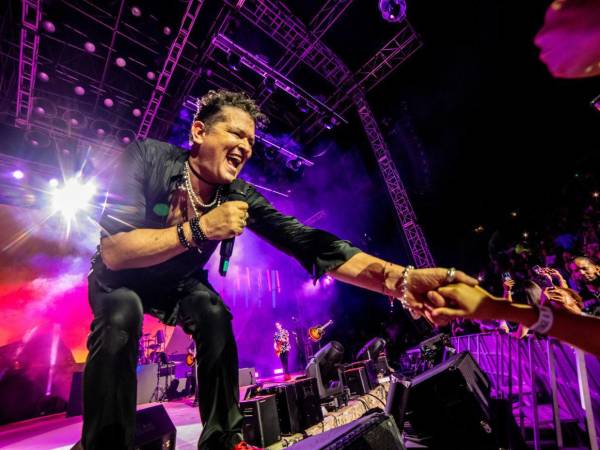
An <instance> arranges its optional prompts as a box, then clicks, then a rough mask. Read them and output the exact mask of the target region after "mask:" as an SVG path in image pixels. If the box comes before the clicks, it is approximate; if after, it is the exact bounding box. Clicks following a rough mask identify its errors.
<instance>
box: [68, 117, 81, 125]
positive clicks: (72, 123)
mask: <svg viewBox="0 0 600 450" xmlns="http://www.w3.org/2000/svg"><path fill="white" fill-rule="evenodd" d="M69 123H70V124H71V125H72V126H74V127H76V126H77V125H79V120H77V119H74V118H73V119H71V120H70V121H69Z"/></svg>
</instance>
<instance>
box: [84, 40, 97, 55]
mask: <svg viewBox="0 0 600 450" xmlns="http://www.w3.org/2000/svg"><path fill="white" fill-rule="evenodd" d="M83 48H84V49H85V51H86V52H88V53H94V52H95V51H96V46H95V45H94V44H93V43H92V42H89V41H88V42H86V43H85V44H83Z"/></svg>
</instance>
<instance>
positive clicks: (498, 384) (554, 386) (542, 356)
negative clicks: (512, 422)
mask: <svg viewBox="0 0 600 450" xmlns="http://www.w3.org/2000/svg"><path fill="white" fill-rule="evenodd" d="M594 338H600V337H599V336H595V337H594V336H590V339H594ZM452 343H453V345H454V346H455V347H456V349H457V350H458V351H465V350H468V351H469V352H471V354H472V355H473V357H474V358H475V360H476V361H477V362H478V363H479V365H480V367H481V368H482V370H484V371H485V372H486V373H487V374H488V377H489V378H490V381H491V383H492V394H493V395H495V396H496V397H498V398H504V399H508V400H511V401H512V402H513V405H514V408H513V412H514V414H515V418H516V421H517V424H518V425H519V427H520V429H521V432H522V433H523V435H525V431H526V429H527V428H529V429H531V430H532V441H533V447H534V449H535V450H539V449H540V448H541V447H542V444H543V443H544V442H543V440H544V439H547V437H546V438H544V436H545V434H547V433H543V432H544V431H546V430H549V429H552V430H554V441H555V445H556V447H558V448H559V449H560V448H563V447H564V445H565V444H564V441H565V432H566V431H567V427H568V426H569V424H574V425H576V427H575V429H577V430H579V431H580V433H579V436H578V437H577V438H576V439H579V440H580V442H579V445H581V446H582V447H585V448H590V449H592V450H598V448H599V445H600V442H599V441H598V435H599V434H600V433H599V431H600V430H599V429H598V428H597V427H598V425H599V424H600V360H599V359H598V358H596V357H594V356H592V355H589V354H586V353H584V352H582V351H581V350H579V349H576V348H574V347H571V346H570V345H567V344H564V343H561V342H559V341H557V340H555V339H552V338H539V337H536V336H526V337H525V338H523V339H517V338H515V337H512V336H510V335H507V334H500V333H486V334H475V335H467V336H459V337H454V338H452ZM568 432H569V438H570V440H571V441H572V440H573V439H574V438H573V436H572V435H573V427H570V428H568ZM543 435H544V436H543Z"/></svg>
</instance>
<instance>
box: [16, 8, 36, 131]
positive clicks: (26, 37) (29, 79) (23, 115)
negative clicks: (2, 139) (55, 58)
mask: <svg viewBox="0 0 600 450" xmlns="http://www.w3.org/2000/svg"><path fill="white" fill-rule="evenodd" d="M22 6H23V9H22V14H21V25H22V27H21V43H20V47H19V79H18V85H17V111H16V117H15V126H17V127H19V128H26V129H29V128H30V126H31V124H30V123H29V119H30V118H31V109H32V106H33V103H32V99H33V88H34V86H35V74H36V71H37V58H38V50H39V45H40V36H39V34H38V28H39V26H40V19H41V16H42V10H41V0H23V2H22Z"/></svg>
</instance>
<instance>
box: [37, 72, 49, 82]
mask: <svg viewBox="0 0 600 450" xmlns="http://www.w3.org/2000/svg"><path fill="white" fill-rule="evenodd" d="M38 79H39V80H41V81H43V82H44V83H47V82H48V81H49V80H50V77H49V76H48V74H47V73H46V72H38Z"/></svg>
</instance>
